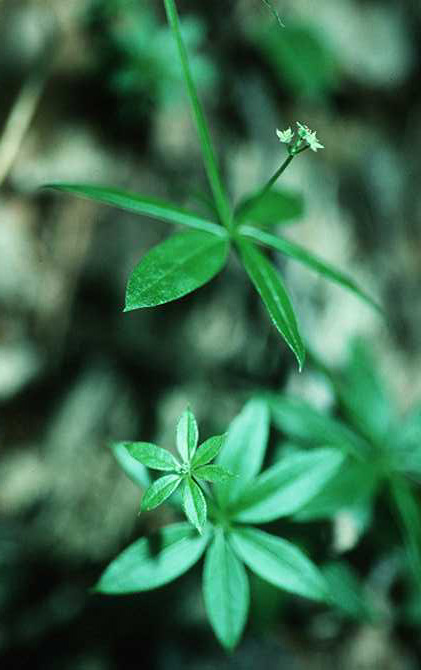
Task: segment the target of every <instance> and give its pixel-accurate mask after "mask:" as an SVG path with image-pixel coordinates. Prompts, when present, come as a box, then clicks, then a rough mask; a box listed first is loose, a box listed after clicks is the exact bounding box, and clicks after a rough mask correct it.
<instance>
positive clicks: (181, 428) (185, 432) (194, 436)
mask: <svg viewBox="0 0 421 670" xmlns="http://www.w3.org/2000/svg"><path fill="white" fill-rule="evenodd" d="M198 439H199V429H198V427H197V421H196V419H195V416H194V414H193V412H192V411H191V409H190V407H188V408H187V409H186V410H185V411H184V412H183V414H182V415H181V417H180V419H179V421H178V424H177V449H178V453H179V454H180V456H181V458H182V459H183V461H184V462H185V463H190V461H191V459H192V458H193V456H194V453H195V451H196V447H197V442H198Z"/></svg>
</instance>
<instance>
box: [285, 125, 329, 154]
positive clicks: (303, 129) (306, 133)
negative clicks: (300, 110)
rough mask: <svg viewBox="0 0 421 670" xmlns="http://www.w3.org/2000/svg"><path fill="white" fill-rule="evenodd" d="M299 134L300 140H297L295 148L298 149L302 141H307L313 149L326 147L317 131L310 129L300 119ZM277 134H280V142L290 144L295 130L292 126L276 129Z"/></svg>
mask: <svg viewBox="0 0 421 670" xmlns="http://www.w3.org/2000/svg"><path fill="white" fill-rule="evenodd" d="M297 126H298V130H297V135H298V140H296V142H295V145H294V147H293V150H295V151H296V150H297V149H299V148H300V146H299V145H301V144H302V142H306V143H307V145H308V147H309V148H310V149H311V150H312V151H317V150H318V149H324V146H323V144H320V142H319V140H318V139H317V136H316V132H315V131H313V130H310V128H309V127H308V126H306V125H304V124H302V123H300V122H299V121H297ZM276 134H277V136H278V139H279V141H280V142H282V143H283V144H290V143H291V142H292V140H293V139H294V135H295V133H294V131H293V130H292V128H286V129H285V130H278V129H277V130H276Z"/></svg>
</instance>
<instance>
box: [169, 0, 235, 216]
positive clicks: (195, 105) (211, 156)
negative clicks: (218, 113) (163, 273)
mask: <svg viewBox="0 0 421 670" xmlns="http://www.w3.org/2000/svg"><path fill="white" fill-rule="evenodd" d="M164 5H165V9H166V12H167V17H168V22H169V24H170V26H171V29H172V31H173V35H174V37H175V40H176V42H177V47H178V52H179V55H180V61H181V65H182V68H183V75H184V80H185V82H186V86H187V91H188V94H189V99H190V103H191V107H192V111H193V116H194V119H195V122H196V127H197V131H198V134H199V139H200V144H201V148H202V155H203V162H204V165H205V169H206V173H207V176H208V179H209V184H210V187H211V189H212V193H213V197H214V201H215V206H216V209H217V210H218V214H219V217H220V219H221V221H222V223H223V224H224V225H225V226H227V227H229V225H230V222H231V213H230V207H229V204H228V200H227V197H226V194H225V191H224V188H223V185H222V182H221V179H220V177H219V172H218V166H217V163H216V158H215V153H214V150H213V146H212V142H211V138H210V134H209V129H208V126H207V123H206V119H205V115H204V113H203V109H202V106H201V104H200V100H199V96H198V95H197V91H196V86H195V83H194V80H193V77H192V75H191V71H190V66H189V61H188V56H187V51H186V47H185V45H184V42H183V38H182V35H181V32H180V25H179V18H178V13H177V8H176V6H175V2H174V0H164Z"/></svg>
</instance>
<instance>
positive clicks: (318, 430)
mask: <svg viewBox="0 0 421 670" xmlns="http://www.w3.org/2000/svg"><path fill="white" fill-rule="evenodd" d="M265 398H266V399H267V401H268V404H269V406H270V410H271V414H272V420H273V422H274V424H275V426H276V427H277V428H279V429H280V430H281V431H282V432H284V433H285V434H286V435H288V436H289V437H290V438H293V439H294V440H300V441H302V442H304V443H306V444H309V445H312V446H328V447H339V448H340V449H343V450H344V451H346V452H348V453H352V454H353V455H354V456H356V457H357V458H359V459H360V460H364V459H366V460H367V459H369V457H370V456H371V453H372V450H371V448H370V446H369V445H368V443H367V442H366V441H365V440H363V439H362V438H360V437H359V436H358V435H356V434H355V433H353V432H352V431H351V430H349V428H348V427H347V426H345V424H343V423H341V422H340V421H338V420H337V419H333V418H332V417H330V416H327V415H326V414H323V413H322V412H319V411H318V410H316V409H314V408H313V407H312V406H311V405H309V404H308V403H306V402H303V401H302V400H300V399H299V398H294V397H290V396H285V395H282V394H275V393H274V394H265Z"/></svg>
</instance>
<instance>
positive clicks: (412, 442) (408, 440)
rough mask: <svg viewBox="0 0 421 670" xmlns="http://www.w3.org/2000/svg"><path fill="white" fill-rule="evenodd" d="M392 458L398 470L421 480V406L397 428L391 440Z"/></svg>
mask: <svg viewBox="0 0 421 670" xmlns="http://www.w3.org/2000/svg"><path fill="white" fill-rule="evenodd" d="M390 449H391V450H392V449H393V453H392V455H391V458H392V459H393V463H394V467H395V468H396V470H398V471H401V472H406V473H407V474H409V475H410V476H411V478H413V479H416V480H417V481H418V482H419V481H420V480H421V408H420V407H417V408H416V409H415V410H413V411H411V412H410V413H409V414H408V416H406V417H405V419H404V421H403V423H402V424H401V425H400V426H399V427H398V428H396V430H395V432H394V434H393V438H392V439H391V440H390Z"/></svg>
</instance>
